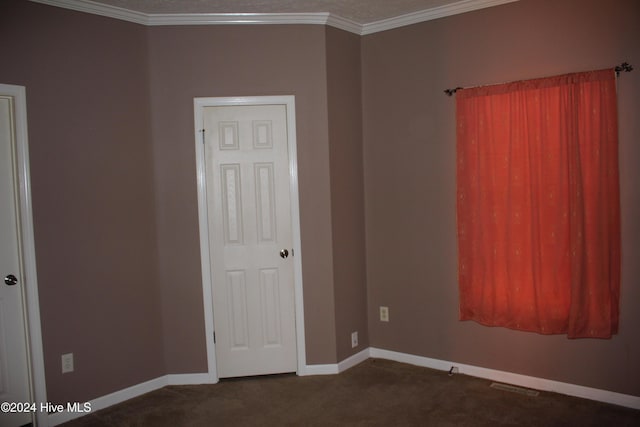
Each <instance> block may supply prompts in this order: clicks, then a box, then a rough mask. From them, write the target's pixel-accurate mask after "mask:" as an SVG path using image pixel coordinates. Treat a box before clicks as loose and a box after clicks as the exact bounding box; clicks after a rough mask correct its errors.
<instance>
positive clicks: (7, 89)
mask: <svg viewBox="0 0 640 427" xmlns="http://www.w3.org/2000/svg"><path fill="white" fill-rule="evenodd" d="M0 93H2V94H3V95H9V96H11V97H13V106H14V112H13V113H14V120H15V123H14V125H15V141H14V142H15V147H14V148H15V159H14V161H15V166H16V170H15V171H14V177H15V179H16V184H17V185H16V189H17V192H18V194H17V202H18V228H19V236H20V237H19V239H20V262H21V264H22V265H21V268H22V284H23V286H21V292H22V301H23V302H22V306H23V309H24V318H25V321H26V322H25V331H24V334H25V337H26V345H27V367H28V373H29V375H28V376H29V378H28V381H29V391H30V393H31V401H32V402H36V405H38V407H39V404H40V402H46V401H47V387H46V382H45V373H44V351H43V347H42V329H41V324H40V303H39V301H40V300H39V297H38V275H37V270H36V251H35V239H34V237H33V213H32V203H31V178H30V169H29V143H28V141H29V139H28V133H27V92H26V88H25V87H24V86H16V85H10V84H0ZM33 418H34V421H35V424H36V425H38V426H46V425H48V414H47V413H46V412H43V411H36V412H35V414H33Z"/></svg>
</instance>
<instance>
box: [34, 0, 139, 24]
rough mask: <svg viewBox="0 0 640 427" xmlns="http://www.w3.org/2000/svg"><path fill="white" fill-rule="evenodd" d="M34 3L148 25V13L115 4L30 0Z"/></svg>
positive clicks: (70, 0) (69, 0) (82, 0)
mask: <svg viewBox="0 0 640 427" xmlns="http://www.w3.org/2000/svg"><path fill="white" fill-rule="evenodd" d="M30 1H32V2H34V3H42V4H46V5H49V6H56V7H61V8H64V9H70V10H75V11H76V12H84V13H91V14H93V15H100V16H106V17H108V18H114V19H120V20H121V21H128V22H133V23H136V24H140V25H149V15H147V14H146V13H142V12H135V11H133V10H129V9H123V8H121V7H116V6H108V5H105V4H101V3H96V2H92V1H89V0H30Z"/></svg>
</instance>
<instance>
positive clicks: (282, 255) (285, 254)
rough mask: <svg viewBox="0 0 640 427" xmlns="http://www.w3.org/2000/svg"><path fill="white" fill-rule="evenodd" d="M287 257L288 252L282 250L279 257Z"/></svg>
mask: <svg viewBox="0 0 640 427" xmlns="http://www.w3.org/2000/svg"><path fill="white" fill-rule="evenodd" d="M288 256H289V251H288V250H286V249H283V250H281V251H280V257H282V258H286V257H288Z"/></svg>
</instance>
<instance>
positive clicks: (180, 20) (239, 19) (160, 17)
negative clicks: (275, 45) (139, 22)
mask: <svg viewBox="0 0 640 427" xmlns="http://www.w3.org/2000/svg"><path fill="white" fill-rule="evenodd" d="M36 1H41V0H36ZM49 1H51V0H49ZM67 1H68V0H67ZM328 19H329V13H326V12H318V13H172V14H149V15H147V22H146V25H149V26H160V25H251V24H260V25H263V24H303V25H325V24H326V23H327V21H328Z"/></svg>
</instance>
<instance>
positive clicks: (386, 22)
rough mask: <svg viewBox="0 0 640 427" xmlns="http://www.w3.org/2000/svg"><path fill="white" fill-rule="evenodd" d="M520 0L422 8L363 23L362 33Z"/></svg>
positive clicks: (469, 0) (484, 0)
mask: <svg viewBox="0 0 640 427" xmlns="http://www.w3.org/2000/svg"><path fill="white" fill-rule="evenodd" d="M516 1H518V0H462V1H459V2H457V3H451V4H448V5H444V6H440V7H434V8H431V9H426V10H421V11H419V12H413V13H408V14H406V15H401V16H397V17H395V18H389V19H383V20H381V21H376V22H371V23H369V24H364V25H362V30H361V32H360V34H361V35H363V36H364V35H367V34H373V33H379V32H381V31H387V30H392V29H394V28H399V27H405V26H408V25H413V24H418V23H420V22H425V21H432V20H434V19H439V18H444V17H446V16H451V15H459V14H461V13H466V12H471V11H474V10H478V9H484V8H487V7H493V6H499V5H501V4H505V3H512V2H516Z"/></svg>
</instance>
